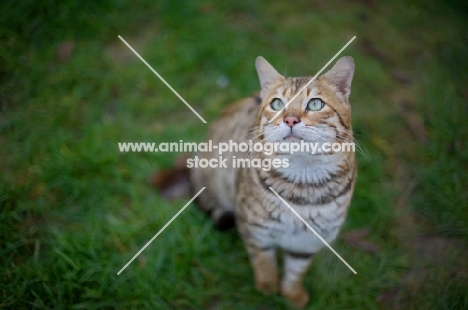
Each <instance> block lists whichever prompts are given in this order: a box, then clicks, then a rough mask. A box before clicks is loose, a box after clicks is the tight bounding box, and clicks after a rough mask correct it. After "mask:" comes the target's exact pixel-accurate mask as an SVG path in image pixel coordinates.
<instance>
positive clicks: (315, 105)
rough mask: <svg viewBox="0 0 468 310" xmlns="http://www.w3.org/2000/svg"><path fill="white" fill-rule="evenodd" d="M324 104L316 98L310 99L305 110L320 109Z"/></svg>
mask: <svg viewBox="0 0 468 310" xmlns="http://www.w3.org/2000/svg"><path fill="white" fill-rule="evenodd" d="M324 105H325V103H323V101H322V100H320V99H318V98H314V99H310V101H309V102H308V103H307V107H306V110H307V111H320V110H322V108H323V106H324Z"/></svg>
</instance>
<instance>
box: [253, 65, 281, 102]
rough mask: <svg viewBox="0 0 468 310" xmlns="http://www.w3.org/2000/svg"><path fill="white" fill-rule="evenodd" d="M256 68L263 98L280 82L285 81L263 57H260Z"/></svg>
mask: <svg viewBox="0 0 468 310" xmlns="http://www.w3.org/2000/svg"><path fill="white" fill-rule="evenodd" d="M255 68H256V69H257V74H258V79H259V80H260V86H261V87H262V91H261V93H260V96H261V97H262V98H263V97H264V95H265V92H266V91H267V90H268V89H269V88H270V87H271V86H272V85H274V84H275V83H276V82H278V80H280V79H284V77H283V76H282V75H281V74H279V73H278V71H276V70H275V68H273V66H272V65H270V63H269V62H268V61H266V60H265V58H263V57H262V56H258V57H257V59H256V60H255Z"/></svg>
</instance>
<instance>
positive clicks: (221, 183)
mask: <svg viewBox="0 0 468 310" xmlns="http://www.w3.org/2000/svg"><path fill="white" fill-rule="evenodd" d="M256 68H257V72H258V75H259V79H260V84H261V92H260V96H253V97H251V98H247V99H244V100H241V101H239V102H237V103H235V104H234V105H232V106H229V107H228V108H227V109H226V110H224V112H223V113H222V115H221V116H220V118H219V119H218V120H217V121H216V122H215V123H214V124H213V125H212V126H211V129H210V132H209V139H211V140H213V143H219V142H226V141H229V140H233V141H236V142H247V141H248V140H250V139H252V140H254V141H256V142H260V143H266V142H285V141H289V140H292V141H300V140H301V139H302V140H304V141H306V142H318V143H320V142H330V143H331V142H353V135H352V126H351V107H350V104H349V102H348V98H349V95H350V92H351V81H352V77H353V74H354V61H353V59H352V58H351V57H343V58H341V59H340V60H339V61H338V62H337V63H336V64H335V66H334V67H333V68H332V69H331V70H330V71H328V72H327V73H326V74H324V75H323V76H321V77H320V78H318V79H317V80H316V81H314V82H313V83H311V84H310V85H309V86H308V87H307V88H306V89H305V90H304V91H302V92H301V93H300V94H299V95H298V96H297V98H296V99H295V100H294V101H293V102H291V104H290V105H289V107H288V108H287V109H286V110H282V111H281V114H280V115H279V117H277V118H276V119H274V120H273V121H272V122H271V123H269V121H270V120H271V119H272V118H273V117H274V116H275V114H276V113H277V111H274V110H273V109H272V107H271V102H272V101H273V100H274V99H276V98H278V99H280V100H281V101H282V102H283V103H286V102H288V101H289V100H290V99H291V98H292V97H293V96H294V95H295V94H296V93H297V92H298V91H299V90H300V89H301V88H302V87H303V86H304V85H306V84H307V83H308V82H309V80H310V78H309V77H298V78H285V77H283V76H281V75H280V74H279V73H278V72H277V71H276V70H275V69H274V68H273V67H272V66H271V65H270V64H269V63H268V62H267V61H266V60H265V59H263V58H262V57H259V58H257V61H256ZM315 98H318V99H320V100H322V102H323V103H324V106H323V108H322V109H321V110H319V111H310V110H307V108H306V107H307V104H308V102H309V101H310V100H311V99H315ZM288 124H289V125H288ZM198 155H199V156H201V157H206V158H215V157H218V153H217V151H213V152H212V153H200V154H198ZM232 156H236V157H237V158H239V157H248V158H260V159H265V158H282V159H288V161H289V167H287V168H285V167H281V168H277V169H274V168H272V170H270V171H265V170H263V169H259V168H244V169H236V168H232V162H231V161H230V160H228V168H222V169H221V168H219V169H192V173H191V183H192V187H193V189H194V192H197V191H198V189H199V188H201V187H203V186H206V187H207V188H206V190H205V191H204V192H203V193H202V194H201V195H200V197H199V204H200V205H201V207H202V208H203V209H204V210H206V211H207V212H210V213H211V216H212V218H213V220H214V222H215V223H216V225H218V227H220V226H223V225H221V224H223V222H226V219H229V218H230V217H231V215H233V214H235V221H236V224H237V225H236V226H237V228H238V230H239V233H240V235H241V237H242V239H243V241H244V243H245V246H246V249H247V252H248V254H249V258H250V261H251V264H252V267H253V270H254V276H255V285H256V287H257V288H259V289H260V290H262V291H263V292H265V293H275V292H277V291H278V290H279V291H280V293H281V294H282V295H283V296H285V297H286V298H287V299H288V300H290V301H291V302H292V303H293V304H294V305H295V306H297V307H302V306H304V305H306V304H307V302H308V300H309V294H308V293H307V291H306V290H305V289H304V288H303V286H302V279H303V277H304V274H305V273H306V271H307V268H308V266H309V265H310V263H311V261H312V257H313V255H314V254H315V253H316V252H317V251H319V250H320V249H321V248H322V247H323V246H324V244H323V243H322V241H320V240H319V239H318V238H317V237H316V236H315V235H314V234H313V233H312V232H311V231H309V230H308V229H307V227H306V226H305V225H304V223H302V222H301V221H300V220H299V219H298V218H297V217H296V215H294V214H293V213H292V212H291V210H289V209H288V207H287V206H285V205H284V203H283V202H282V201H281V200H279V199H278V197H277V196H275V194H274V193H273V192H272V191H271V190H270V187H271V188H273V189H274V190H275V191H276V192H277V193H279V195H280V196H281V197H282V198H283V199H285V200H286V201H287V202H288V204H289V205H290V206H291V207H293V208H294V210H295V211H296V212H297V213H298V214H299V215H301V217H302V218H303V219H305V220H306V221H307V222H308V224H309V225H311V226H312V227H313V228H314V229H315V231H316V232H318V233H319V234H320V235H321V237H322V238H324V239H325V240H326V241H327V242H332V241H333V240H334V239H335V238H336V236H337V235H338V233H339V230H340V228H341V226H342V225H343V223H344V221H345V217H346V213H347V210H348V206H349V204H350V201H351V197H352V193H353V189H354V184H355V180H356V163H355V156H354V153H353V152H351V151H349V152H338V153H335V152H332V151H331V152H328V153H324V152H322V153H320V154H315V155H312V154H310V153H299V154H293V155H291V154H283V153H281V152H277V153H275V154H273V155H265V154H264V153H255V152H252V153H242V154H241V153H239V152H232V153H229V154H223V157H227V158H232ZM227 222H228V224H232V223H233V222H232V221H231V222H229V221H227ZM224 224H225V223H224ZM220 228H224V227H220ZM277 249H282V252H283V253H284V268H283V276H282V279H281V280H279V276H278V268H277V260H276V254H277Z"/></svg>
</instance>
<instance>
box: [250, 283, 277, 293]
mask: <svg viewBox="0 0 468 310" xmlns="http://www.w3.org/2000/svg"><path fill="white" fill-rule="evenodd" d="M255 287H256V288H257V289H259V290H260V291H262V292H263V294H266V295H272V294H276V293H277V292H278V283H277V281H255Z"/></svg>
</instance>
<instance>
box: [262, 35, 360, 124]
mask: <svg viewBox="0 0 468 310" xmlns="http://www.w3.org/2000/svg"><path fill="white" fill-rule="evenodd" d="M354 39H356V36H354V37H353V38H352V39H351V40H349V42H348V43H346V45H345V46H343V48H342V49H340V50H339V52H338V53H336V55H335V56H333V58H332V59H330V61H329V62H327V64H326V65H325V66H323V68H322V69H320V71H319V72H317V74H316V75H315V76H314V77H313V78H311V79H310V81H309V82H307V84H305V85H304V86H303V87H302V88H301V89H300V90H299V91H298V92H297V94H295V95H294V97H292V98H291V99H290V100H289V101H288V103H286V105H285V106H284V108H282V109H281V110H279V111H278V113H276V114H275V116H273V118H272V119H270V121H269V122H268V123H271V122H273V120H274V119H275V118H277V117H278V115H280V114H281V113H283V112H284V111H286V109H287V108H288V106H289V104H290V103H291V102H292V101H293V100H294V99H296V98H297V96H299V94H300V93H302V91H303V90H304V89H306V88H307V86H309V85H310V84H311V83H312V82H313V81H314V80H315V79H316V78H317V76H319V74H320V73H322V71H323V70H325V69H326V68H327V67H328V65H329V64H331V63H332V62H333V60H335V58H336V57H338V55H340V54H341V52H342V51H344V49H345V48H347V47H348V45H350V44H351V42H353V41H354Z"/></svg>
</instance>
